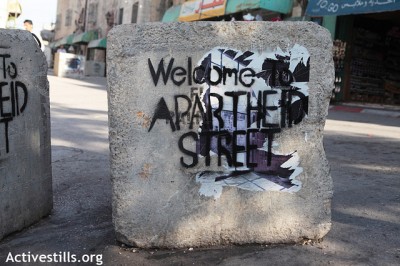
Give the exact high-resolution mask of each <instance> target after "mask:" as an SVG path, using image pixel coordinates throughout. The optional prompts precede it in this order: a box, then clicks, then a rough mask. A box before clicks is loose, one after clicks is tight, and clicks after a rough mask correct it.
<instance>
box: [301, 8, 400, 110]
mask: <svg viewBox="0 0 400 266" xmlns="http://www.w3.org/2000/svg"><path fill="white" fill-rule="evenodd" d="M399 10H400V1H398V2H396V1H390V0H385V1H383V0H381V1H355V0H343V1H327V0H319V1H309V5H308V8H307V11H306V13H307V14H308V15H310V16H312V20H314V21H317V22H318V21H319V22H322V23H323V21H324V20H325V21H333V23H331V24H330V25H329V26H330V27H328V28H329V29H330V30H331V32H332V36H333V37H334V39H335V40H334V51H333V56H334V61H335V70H336V78H335V88H334V90H333V99H334V101H336V102H341V101H347V102H365V103H379V104H395V105H400V11H399Z"/></svg>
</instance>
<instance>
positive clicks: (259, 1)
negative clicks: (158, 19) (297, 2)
mask: <svg viewBox="0 0 400 266" xmlns="http://www.w3.org/2000/svg"><path fill="white" fill-rule="evenodd" d="M292 6H293V0H191V1H186V2H184V3H183V4H182V5H178V6H172V7H171V8H170V9H168V10H167V11H166V12H165V14H164V16H163V19H162V21H163V22H172V21H182V22H188V21H199V20H215V21H252V20H256V21H276V20H281V19H282V16H283V15H284V14H288V13H290V12H291V11H292Z"/></svg>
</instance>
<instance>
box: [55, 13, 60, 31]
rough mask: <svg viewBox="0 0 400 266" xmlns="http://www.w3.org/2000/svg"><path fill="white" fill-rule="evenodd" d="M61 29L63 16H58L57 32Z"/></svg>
mask: <svg viewBox="0 0 400 266" xmlns="http://www.w3.org/2000/svg"><path fill="white" fill-rule="evenodd" d="M59 29H61V14H57V17H56V30H59Z"/></svg>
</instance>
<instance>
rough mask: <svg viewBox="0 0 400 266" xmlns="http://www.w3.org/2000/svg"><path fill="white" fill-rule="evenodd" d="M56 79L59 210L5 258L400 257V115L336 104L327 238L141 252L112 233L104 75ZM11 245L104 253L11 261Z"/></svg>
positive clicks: (330, 133) (251, 260) (294, 261)
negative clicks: (329, 218) (329, 219)
mask: <svg viewBox="0 0 400 266" xmlns="http://www.w3.org/2000/svg"><path fill="white" fill-rule="evenodd" d="M49 81H50V91H51V92H50V95H51V111H52V114H51V115H52V147H53V149H52V156H53V158H52V161H53V188H54V209H53V212H52V214H51V216H49V217H46V218H44V219H43V220H42V221H41V222H39V223H37V224H35V225H33V226H31V227H29V228H27V229H26V230H23V231H21V232H17V233H14V234H12V235H10V236H8V237H6V238H5V239H3V240H2V241H1V242H0V265H101V263H102V264H103V265H217V264H218V265H400V237H399V236H400V166H399V158H400V156H399V155H400V118H399V116H393V113H390V114H389V113H385V110H381V112H378V113H369V112H351V111H350V112H349V111H346V110H341V109H340V108H339V109H337V108H336V109H335V108H332V109H331V111H330V114H329V119H328V121H327V123H326V130H325V139H324V144H325V149H326V153H327V157H328V159H329V161H330V164H331V168H332V170H331V171H332V177H333V182H334V197H333V202H332V221H333V225H332V229H331V231H330V232H329V233H328V235H327V236H326V237H325V238H324V239H323V241H321V242H319V243H312V242H307V241H305V242H303V243H298V244H295V245H275V246H266V245H248V246H228V247H210V248H202V249H199V248H193V249H190V250H189V249H185V250H140V249H135V248H130V247H122V246H120V245H119V244H118V243H116V242H115V240H114V239H115V238H114V232H113V226H112V218H111V183H110V180H109V161H108V158H109V157H108V139H107V138H108V134H107V93H106V89H105V83H106V82H105V78H89V77H86V78H84V79H82V80H77V79H66V78H58V77H54V76H52V75H49ZM364 109H365V108H364ZM391 112H393V110H391ZM10 252H11V254H13V255H16V254H22V253H24V252H25V254H28V252H30V254H46V255H47V254H53V253H56V254H60V253H59V252H70V254H76V255H77V256H78V257H79V258H80V256H81V255H83V254H98V255H100V256H101V258H100V257H98V258H97V259H98V260H97V263H96V258H95V257H94V258H93V259H94V260H93V261H92V263H83V262H81V263H69V264H67V263H66V264H60V263H47V264H46V263H45V264H37V263H36V264H35V263H20V264H16V263H5V261H6V260H7V257H8V256H9V254H10Z"/></svg>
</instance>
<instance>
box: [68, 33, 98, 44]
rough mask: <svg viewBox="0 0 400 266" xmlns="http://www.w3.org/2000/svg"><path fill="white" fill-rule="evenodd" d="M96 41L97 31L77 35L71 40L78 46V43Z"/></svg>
mask: <svg viewBox="0 0 400 266" xmlns="http://www.w3.org/2000/svg"><path fill="white" fill-rule="evenodd" d="M95 39H97V31H87V32H83V33H81V34H78V35H76V36H75V37H74V39H73V40H72V43H76V44H80V43H84V44H85V43H89V42H90V41H92V40H95Z"/></svg>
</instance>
